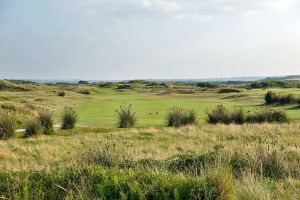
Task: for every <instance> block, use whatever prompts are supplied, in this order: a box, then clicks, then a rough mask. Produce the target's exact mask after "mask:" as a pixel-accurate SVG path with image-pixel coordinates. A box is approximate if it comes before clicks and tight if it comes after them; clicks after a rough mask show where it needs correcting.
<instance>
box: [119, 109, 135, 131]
mask: <svg viewBox="0 0 300 200" xmlns="http://www.w3.org/2000/svg"><path fill="white" fill-rule="evenodd" d="M115 111H116V113H117V119H118V127H119V128H130V127H133V126H134V125H135V124H136V117H135V115H136V112H135V111H134V110H133V108H132V105H129V106H128V107H127V106H124V105H123V106H120V107H119V109H116V110H115Z"/></svg>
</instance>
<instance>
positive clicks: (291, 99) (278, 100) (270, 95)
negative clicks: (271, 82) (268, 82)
mask: <svg viewBox="0 0 300 200" xmlns="http://www.w3.org/2000/svg"><path fill="white" fill-rule="evenodd" d="M265 102H266V104H267V105H270V104H280V105H286V104H292V103H296V102H297V99H296V98H295V96H294V95H293V94H287V95H278V94H275V93H274V92H271V91H269V92H267V94H266V95H265Z"/></svg>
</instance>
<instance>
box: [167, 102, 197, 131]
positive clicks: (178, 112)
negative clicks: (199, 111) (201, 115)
mask: <svg viewBox="0 0 300 200" xmlns="http://www.w3.org/2000/svg"><path fill="white" fill-rule="evenodd" d="M192 124H196V113H195V111H194V110H192V109H185V108H178V107H173V108H171V109H170V111H169V113H168V115H167V125H168V126H169V127H180V126H185V125H192Z"/></svg>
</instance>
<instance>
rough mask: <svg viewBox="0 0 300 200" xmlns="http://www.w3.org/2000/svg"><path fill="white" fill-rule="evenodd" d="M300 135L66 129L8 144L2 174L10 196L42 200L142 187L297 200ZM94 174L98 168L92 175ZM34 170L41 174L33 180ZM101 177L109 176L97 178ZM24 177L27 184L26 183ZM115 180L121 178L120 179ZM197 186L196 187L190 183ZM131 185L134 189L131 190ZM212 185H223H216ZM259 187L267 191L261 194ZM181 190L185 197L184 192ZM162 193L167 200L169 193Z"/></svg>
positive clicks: (2, 144) (2, 152)
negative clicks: (199, 189)
mask: <svg viewBox="0 0 300 200" xmlns="http://www.w3.org/2000/svg"><path fill="white" fill-rule="evenodd" d="M299 130H300V126H299V124H281V125H278V124H261V125H242V126H241V125H228V126H226V125H206V126H203V127H195V126H188V127H182V128H162V129H161V128H148V129H129V130H124V131H109V130H102V129H88V128H87V129H77V130H68V131H62V130H61V131H57V133H56V135H51V136H46V135H41V136H40V137H38V138H31V139H30V140H28V139H22V138H20V139H18V138H16V139H11V140H8V141H0V159H1V160H2V162H0V169H1V171H2V178H3V177H6V178H7V177H8V179H6V178H5V180H6V181H11V182H10V186H12V188H15V189H11V190H9V192H8V193H6V194H15V195H23V192H21V193H19V192H17V191H20V190H21V191H25V192H26V193H28V195H29V197H32V196H35V197H36V198H41V196H38V195H39V194H46V196H48V195H50V196H48V197H54V196H51V195H62V196H55V197H57V198H60V197H65V196H64V195H70V196H72V197H78V195H83V197H85V198H92V199H93V198H94V199H96V198H101V197H102V198H103V197H112V196H110V195H112V193H107V192H109V191H114V193H113V195H116V196H113V197H116V198H119V196H118V195H125V196H126V195H128V194H129V193H128V190H127V189H126V188H129V187H131V186H132V185H131V184H137V183H138V185H139V186H141V185H143V187H138V186H134V187H137V188H136V191H137V192H139V194H141V195H146V196H147V195H153V194H154V193H153V192H154V191H157V190H158V191H161V190H160V189H162V188H165V189H163V191H164V192H166V195H174V189H175V188H177V186H179V185H182V187H188V186H189V185H190V184H191V185H193V187H195V183H196V182H197V181H204V182H203V183H205V184H206V186H207V188H206V189H207V190H208V191H211V192H212V191H215V189H216V190H221V191H223V190H224V191H227V192H225V193H224V194H228V195H226V198H225V197H224V199H228V198H230V197H232V196H236V197H238V198H239V199H243V198H246V199H247V198H248V199H251V198H252V197H253V196H254V197H259V196H260V195H262V196H266V197H269V198H270V199H284V198H283V197H286V196H289V195H290V193H291V192H293V195H294V197H295V198H296V199H297V197H299V194H298V196H297V193H296V191H297V190H298V189H299V185H298V186H297V184H299V176H300V175H299V171H300V169H299V166H300V165H299V163H300V159H299V152H300V151H299V147H298V146H297V145H298V144H299ZM88 149H90V150H88ZM97 149H98V150H97ZM234 152H236V153H234ZM274 152H275V153H274ZM83 161H84V162H83ZM99 166H101V167H99ZM94 167H96V168H97V169H95V170H92V171H89V170H90V169H91V168H94ZM58 168H59V169H60V170H58V171H57V169H58ZM223 169H228V170H229V171H228V170H225V171H227V172H226V174H227V175H226V177H229V178H227V179H226V181H225V183H226V184H225V185H224V184H222V181H224V180H223V179H222V178H215V176H217V175H216V174H220V173H222V171H223ZM28 170H30V171H32V172H34V173H30V174H28V173H27V174H26V171H28ZM111 170H113V171H114V170H115V172H116V173H117V174H116V173H112V172H111ZM14 173H16V174H14ZM24 173H25V175H24ZM118 173H121V174H118ZM22 174H23V175H22ZM97 174H99V175H101V176H94V175H97ZM163 174H166V175H163ZM22 176H25V177H27V178H25V179H23V178H20V177H22ZM115 176H116V177H118V178H117V179H114V178H113V177H115ZM145 176H146V177H149V176H150V177H152V178H151V180H152V181H153V182H152V181H151V182H148V181H146V182H143V181H145V180H144V178H143V177H145ZM80 177H81V178H80ZM101 177H102V178H101ZM137 177H141V178H140V179H138V178H137ZM159 177H163V178H159ZM192 177H194V178H192ZM205 177H210V178H209V179H206V178H205ZM217 177H220V176H217ZM221 177H223V176H221ZM127 178H129V179H127ZM190 179H191V180H194V181H196V182H189V181H188V180H190ZM16 180H18V181H16ZM105 180H107V181H105ZM113 180H117V182H118V183H116V182H114V181H113ZM123 180H124V182H123ZM128 180H131V181H133V182H131V181H128ZM267 180H270V181H267ZM141 181H142V182H141ZM161 181H163V182H161ZM169 181H170V182H169ZM207 181H208V182H207ZM127 182H128V183H130V185H131V186H129V185H126V183H127ZM115 183H116V185H115ZM121 183H122V184H121ZM173 183H174V184H173ZM175 183H176V184H175ZM212 183H214V184H216V185H215V186H214V185H210V184H212ZM223 183H224V182H223ZM251 183H254V184H253V185H251ZM169 184H170V185H169ZM207 184H208V185H209V186H208V185H207ZM57 185H58V186H57ZM100 185H101V187H100ZM176 185H177V186H176ZM259 185H261V186H264V187H262V188H259V187H258V186H259ZM282 185H284V186H282ZM60 186H61V187H62V188H64V189H66V191H65V190H64V189H61V188H60ZM98 186H99V188H98ZM2 187H4V189H3V190H2V191H7V188H6V189H5V187H7V184H3V185H2ZM132 187H133V186H132ZM153 187H154V188H156V189H155V190H153V189H154V188H153ZM197 187H198V186H197ZM95 188H98V189H99V190H98V189H97V190H95ZM104 188H110V189H107V190H104ZM112 188H119V189H117V190H111V189H112ZM120 188H121V189H120ZM151 188H153V189H151ZM180 188H181V186H180ZM200 188H201V187H200ZM213 188H215V189H213ZM282 188H284V189H282ZM211 189H212V190H211ZM176 190H180V192H179V194H183V193H184V192H183V191H181V189H179V188H177V189H176ZM167 191H172V192H171V193H170V192H167ZM184 191H187V192H186V193H184V194H186V195H188V194H191V193H190V192H191V190H189V189H188V190H184ZM201 191H206V190H201ZM245 191H249V194H248V195H247V194H245V193H244V192H245ZM250 191H252V192H250ZM161 192H162V191H161ZM161 192H160V193H159V194H160V195H162V194H164V192H163V193H161ZM181 192H183V193H181ZM256 192H259V193H258V194H256ZM155 194H156V193H155ZM211 194H214V195H216V194H218V195H220V194H221V193H219V192H217V193H211ZM222 194H223V193H222ZM94 195H95V196H94ZM176 195H177V194H176ZM21 197H23V196H21ZM169 197H170V196H167V197H166V198H164V199H169ZM171 197H172V198H174V196H171ZM187 197H188V196H187ZM254 197H253V198H254ZM31 199H32V198H31ZM208 199H209V198H208ZM257 199H259V198H257Z"/></svg>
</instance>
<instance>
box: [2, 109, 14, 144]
mask: <svg viewBox="0 0 300 200" xmlns="http://www.w3.org/2000/svg"><path fill="white" fill-rule="evenodd" d="M15 126H16V118H15V116H14V115H12V114H10V113H8V112H1V113H0V139H1V140H6V139H9V138H11V137H13V136H14V133H15Z"/></svg>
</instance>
